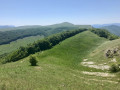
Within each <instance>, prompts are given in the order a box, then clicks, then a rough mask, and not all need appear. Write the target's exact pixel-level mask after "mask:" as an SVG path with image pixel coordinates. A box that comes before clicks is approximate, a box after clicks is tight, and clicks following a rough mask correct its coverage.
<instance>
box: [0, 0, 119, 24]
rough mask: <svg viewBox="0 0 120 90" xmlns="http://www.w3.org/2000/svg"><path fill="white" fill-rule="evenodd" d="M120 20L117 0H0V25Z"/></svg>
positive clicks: (109, 21) (112, 21)
mask: <svg viewBox="0 0 120 90" xmlns="http://www.w3.org/2000/svg"><path fill="white" fill-rule="evenodd" d="M61 22H71V23H73V24H104V23H120V0H0V25H16V26H21V25H50V24H55V23H61Z"/></svg>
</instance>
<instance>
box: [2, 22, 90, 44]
mask: <svg viewBox="0 0 120 90" xmlns="http://www.w3.org/2000/svg"><path fill="white" fill-rule="evenodd" d="M80 28H86V29H88V28H91V25H74V24H71V23H68V22H64V23H60V24H54V25H48V26H40V25H33V26H20V27H13V28H7V29H0V45H1V44H8V43H10V42H12V41H15V40H17V39H23V38H25V37H30V36H37V35H41V36H44V37H46V36H49V35H52V34H55V33H59V32H63V31H69V30H73V29H80Z"/></svg>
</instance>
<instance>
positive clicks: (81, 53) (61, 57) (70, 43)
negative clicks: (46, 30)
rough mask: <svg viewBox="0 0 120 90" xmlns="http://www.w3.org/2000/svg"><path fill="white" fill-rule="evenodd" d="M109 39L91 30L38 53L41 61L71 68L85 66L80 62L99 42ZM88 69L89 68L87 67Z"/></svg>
mask: <svg viewBox="0 0 120 90" xmlns="http://www.w3.org/2000/svg"><path fill="white" fill-rule="evenodd" d="M105 41H107V39H105V38H101V37H98V36H97V35H96V34H93V33H92V32H90V31H85V32H82V33H80V34H78V35H76V36H74V37H71V38H68V39H67V40H65V41H63V42H61V43H60V44H59V45H57V46H55V47H54V48H52V49H50V50H47V51H43V52H41V53H40V54H38V55H37V58H38V59H39V60H40V61H41V62H43V63H44V62H48V63H52V64H58V65H63V66H67V67H71V68H83V69H85V67H81V66H80V65H79V64H80V62H81V61H82V60H83V59H85V58H86V57H87V55H88V54H89V53H90V52H91V51H92V50H94V49H95V48H97V46H99V44H101V43H103V42H105ZM87 69H88V68H87Z"/></svg>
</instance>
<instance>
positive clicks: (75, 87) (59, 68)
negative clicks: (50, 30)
mask: <svg viewBox="0 0 120 90" xmlns="http://www.w3.org/2000/svg"><path fill="white" fill-rule="evenodd" d="M105 41H107V40H106V39H104V38H100V37H98V36H97V35H95V34H93V33H91V32H89V31H86V32H83V33H80V34H78V35H76V36H74V37H71V38H69V39H66V40H65V41H63V42H61V43H60V44H59V45H57V46H55V47H54V48H52V49H50V50H47V51H43V52H39V53H36V54H34V56H36V57H37V60H39V63H38V66H36V67H32V66H29V62H28V59H29V57H27V58H25V59H23V60H21V61H18V62H14V63H8V64H5V65H1V66H0V75H1V76H0V81H1V82H0V88H1V89H9V90H10V89H11V90H13V89H17V90H34V89H35V90H80V89H82V90H90V89H91V90H96V89H98V90H108V89H109V90H113V89H117V88H120V86H119V85H118V84H115V83H111V82H110V81H113V80H112V78H105V77H98V76H90V75H84V74H82V73H81V71H82V70H86V71H89V70H90V68H85V67H83V66H81V65H80V62H81V61H82V60H83V59H84V58H85V57H87V56H88V55H89V54H90V52H91V51H93V50H95V49H96V48H97V47H98V46H99V45H101V44H102V43H104V42H105ZM91 70H93V71H97V70H95V69H91Z"/></svg>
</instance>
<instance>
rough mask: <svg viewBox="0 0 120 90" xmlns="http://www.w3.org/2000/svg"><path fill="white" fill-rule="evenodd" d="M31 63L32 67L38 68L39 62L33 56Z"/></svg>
mask: <svg viewBox="0 0 120 90" xmlns="http://www.w3.org/2000/svg"><path fill="white" fill-rule="evenodd" d="M29 62H30V64H31V66H37V62H38V61H37V60H36V58H35V57H33V56H31V57H30V60H29Z"/></svg>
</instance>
